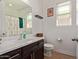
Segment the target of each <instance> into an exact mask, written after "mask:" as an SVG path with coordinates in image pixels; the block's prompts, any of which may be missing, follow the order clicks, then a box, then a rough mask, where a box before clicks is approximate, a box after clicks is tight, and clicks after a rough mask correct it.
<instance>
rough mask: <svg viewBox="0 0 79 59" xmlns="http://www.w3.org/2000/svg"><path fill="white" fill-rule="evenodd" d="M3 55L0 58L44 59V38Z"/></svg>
mask: <svg viewBox="0 0 79 59" xmlns="http://www.w3.org/2000/svg"><path fill="white" fill-rule="evenodd" d="M1 56H2V57H1ZM1 56H0V59H44V40H40V41H37V42H34V43H32V44H29V45H27V46H24V47H22V48H20V49H16V50H14V51H10V52H8V53H6V54H3V55H1Z"/></svg>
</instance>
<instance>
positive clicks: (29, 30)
mask: <svg viewBox="0 0 79 59" xmlns="http://www.w3.org/2000/svg"><path fill="white" fill-rule="evenodd" d="M26 22H27V23H26V28H27V33H28V34H29V33H32V13H29V14H28V15H27V21H26Z"/></svg>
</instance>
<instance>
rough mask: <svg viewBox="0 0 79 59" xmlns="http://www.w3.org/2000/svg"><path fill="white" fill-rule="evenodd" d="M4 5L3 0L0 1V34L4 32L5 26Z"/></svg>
mask: <svg viewBox="0 0 79 59" xmlns="http://www.w3.org/2000/svg"><path fill="white" fill-rule="evenodd" d="M3 11H4V5H3V1H0V35H2V33H3V32H4V29H5V27H3V26H4V24H5V22H4V19H5V18H4V12H3Z"/></svg>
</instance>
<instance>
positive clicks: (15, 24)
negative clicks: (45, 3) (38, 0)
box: [4, 0, 32, 36]
mask: <svg viewBox="0 0 79 59" xmlns="http://www.w3.org/2000/svg"><path fill="white" fill-rule="evenodd" d="M4 4H5V27H6V30H5V33H4V35H5V36H16V35H21V34H22V33H26V34H29V33H32V8H31V7H30V6H29V5H27V4H26V3H25V2H23V1H22V0H4Z"/></svg>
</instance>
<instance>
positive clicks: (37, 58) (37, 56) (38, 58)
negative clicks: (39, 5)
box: [33, 42, 44, 59]
mask: <svg viewBox="0 0 79 59" xmlns="http://www.w3.org/2000/svg"><path fill="white" fill-rule="evenodd" d="M33 56H34V59H44V43H43V42H40V44H39V45H38V48H37V49H36V50H35V51H34V54H33Z"/></svg>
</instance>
